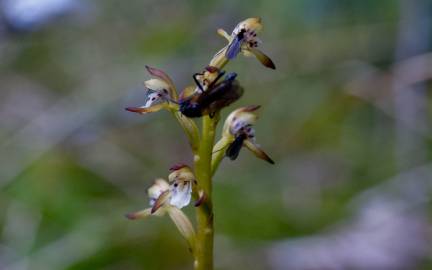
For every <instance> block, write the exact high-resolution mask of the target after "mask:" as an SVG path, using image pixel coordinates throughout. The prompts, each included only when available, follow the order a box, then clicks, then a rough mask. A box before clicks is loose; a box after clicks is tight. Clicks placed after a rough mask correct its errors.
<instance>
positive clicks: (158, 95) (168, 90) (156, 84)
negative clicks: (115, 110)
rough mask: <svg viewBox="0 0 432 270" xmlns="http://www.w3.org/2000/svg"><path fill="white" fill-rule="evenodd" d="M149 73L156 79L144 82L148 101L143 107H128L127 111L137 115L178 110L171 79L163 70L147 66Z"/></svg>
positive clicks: (175, 93)
mask: <svg viewBox="0 0 432 270" xmlns="http://www.w3.org/2000/svg"><path fill="white" fill-rule="evenodd" d="M146 69H147V71H148V72H149V73H150V74H151V75H153V76H155V77H156V78H153V79H150V80H147V81H145V82H144V85H145V87H146V88H147V99H146V102H145V104H144V105H143V106H140V107H128V108H126V110H127V111H130V112H136V113H141V114H144V113H150V112H157V111H159V110H161V109H168V110H172V111H176V110H178V106H177V104H176V103H175V102H176V101H177V99H178V97H177V91H176V88H175V86H174V84H173V82H172V80H171V79H170V77H169V76H168V75H167V74H166V73H165V72H163V71H162V70H159V69H156V68H152V67H149V66H146Z"/></svg>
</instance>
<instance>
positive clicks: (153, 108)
mask: <svg viewBox="0 0 432 270" xmlns="http://www.w3.org/2000/svg"><path fill="white" fill-rule="evenodd" d="M146 69H147V71H148V72H149V73H150V75H152V76H154V77H156V78H153V79H150V80H147V81H145V82H144V85H145V87H146V88H147V99H146V102H145V104H144V105H142V106H140V107H127V108H126V110H127V111H130V112H135V113H139V114H146V113H151V112H157V111H160V110H161V109H166V110H168V111H170V112H171V113H172V114H173V116H174V117H175V118H176V119H177V121H178V122H179V124H180V125H181V127H182V128H183V130H184V131H185V133H186V135H187V136H188V139H189V143H190V145H191V146H192V149H193V150H194V151H195V150H196V149H197V148H198V138H199V135H198V128H197V126H196V125H195V123H194V122H193V121H192V120H191V119H189V118H187V117H182V114H181V113H180V112H179V105H178V95H177V90H176V88H175V86H174V83H173V82H172V80H171V78H170V77H169V76H168V75H167V74H166V73H165V72H163V71H162V70H160V69H156V68H152V67H149V66H146Z"/></svg>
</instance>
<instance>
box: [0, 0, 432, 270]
mask: <svg viewBox="0 0 432 270" xmlns="http://www.w3.org/2000/svg"><path fill="white" fill-rule="evenodd" d="M0 7H1V12H0V14H1V15H0V16H1V25H0V89H1V91H0V269H8V270H26V269H29V270H30V269H36V270H38V269H41V270H42V269H43V270H46V269H68V270H78V269H79V270H86V269H92V270H93V269H131V270H134V269H191V264H192V259H191V257H190V255H189V254H188V251H187V248H186V243H185V241H183V239H182V238H181V236H180V235H179V234H178V233H177V231H176V228H175V226H174V225H173V224H172V223H171V221H170V220H169V218H168V217H164V218H152V219H149V220H146V221H129V220H127V219H125V218H124V214H125V213H127V212H130V211H135V210H139V209H142V208H144V207H147V204H148V198H147V196H146V189H147V188H148V187H149V186H150V185H151V184H152V182H153V180H154V179H155V178H156V177H166V176H167V174H168V168H169V167H170V165H172V164H174V163H176V162H179V161H183V162H188V163H191V154H190V150H189V149H188V147H187V141H186V138H185V136H184V135H183V133H182V131H181V129H180V127H179V126H178V124H177V123H176V122H175V121H174V119H173V118H172V117H171V115H169V114H168V113H166V112H160V113H157V114H152V115H146V116H140V115H136V114H133V113H129V112H126V111H125V110H124V107H127V106H136V105H140V104H143V102H144V100H145V90H144V86H143V84H142V82H143V81H145V80H146V79H148V78H149V76H148V75H147V74H146V72H145V68H144V66H145V65H146V64H147V65H150V66H154V67H158V68H161V69H163V70H165V71H166V72H167V73H168V74H169V75H170V76H172V78H173V80H174V81H175V83H176V84H177V87H178V88H179V89H182V88H183V87H185V86H187V85H190V84H191V83H192V79H191V75H192V74H193V73H194V72H197V71H200V70H201V69H202V68H203V67H204V66H205V65H206V64H207V63H208V62H209V60H210V58H211V57H212V56H213V54H214V53H215V52H216V51H218V50H219V49H220V48H221V47H222V46H224V45H225V41H224V40H223V39H222V38H220V37H219V36H218V35H217V34H216V29H217V28H220V27H222V28H224V29H226V30H227V31H228V32H230V31H231V30H232V29H233V27H234V26H235V25H236V24H237V22H239V21H241V20H243V19H245V18H248V17H251V16H261V17H262V19H263V23H264V31H263V32H262V33H261V35H260V38H261V39H262V40H263V44H262V50H263V51H265V52H266V53H267V54H268V55H269V56H271V57H272V58H273V60H274V62H275V63H276V66H277V70H276V71H272V70H270V69H266V68H265V67H263V66H261V65H260V64H259V62H257V61H256V59H254V58H244V57H239V58H238V59H236V61H234V62H232V63H230V64H229V66H228V67H227V70H229V71H235V72H237V73H238V74H239V79H240V81H241V83H242V84H243V85H244V87H245V89H246V93H245V95H244V97H243V98H242V100H240V101H238V102H237V103H236V104H234V105H232V106H231V108H229V109H227V110H225V111H224V115H226V114H228V112H229V111H230V110H231V109H232V108H236V107H239V106H241V105H249V104H260V105H262V109H261V110H260V120H259V122H258V123H257V125H256V133H257V139H258V142H259V143H260V144H261V145H262V146H263V148H264V149H265V150H266V151H267V152H268V153H270V155H271V156H272V157H273V158H274V160H275V161H276V165H274V166H271V165H269V164H267V163H265V162H263V161H261V160H258V159H256V158H255V157H254V156H253V155H252V154H251V153H250V152H248V151H246V150H244V151H242V153H241V154H240V157H239V159H238V160H236V161H235V162H231V161H229V160H224V161H223V163H222V165H221V167H220V170H219V171H218V172H217V174H216V177H215V182H214V196H215V198H214V200H215V202H214V204H215V222H216V224H215V226H216V239H215V240H216V241H215V265H216V269H221V270H222V269H299V270H303V269H304V270H315V269H316V270H319V269H331V270H332V269H335V270H339V269H369V270H370V269H372V270H375V269H376V270H381V269H384V270H385V269H388V270H393V269H401V270H405V269H431V268H432V261H431V250H432V248H431V232H432V226H431V224H432V222H431V206H432V205H431V191H432V151H431V150H432V148H431V147H432V140H431V138H432V124H431V117H432V104H431V78H432V53H431V49H432V27H431V26H432V2H431V1H428V0H412V1H410V0H400V1H396V0H393V1H392V0H382V1H374V0H366V1H355V0H349V1H337V0H306V1H304V0H290V1H285V0H272V1H258V0H250V1H232V0H230V1H228V0H220V1H176V0H174V1H167V0H162V1H156V0H155V1H138V0H129V1H113V0H105V1H102V0H97V1H78V0H76V1H74V0H2V1H0ZM186 211H187V213H188V214H193V207H189V209H187V210H186ZM191 216H192V215H191Z"/></svg>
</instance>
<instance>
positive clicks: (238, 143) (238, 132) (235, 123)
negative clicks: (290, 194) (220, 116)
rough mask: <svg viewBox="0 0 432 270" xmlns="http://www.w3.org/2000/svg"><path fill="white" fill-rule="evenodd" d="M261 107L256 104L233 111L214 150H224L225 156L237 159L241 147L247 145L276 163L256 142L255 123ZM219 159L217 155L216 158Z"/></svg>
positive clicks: (262, 157)
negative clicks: (257, 111) (257, 112)
mask: <svg viewBox="0 0 432 270" xmlns="http://www.w3.org/2000/svg"><path fill="white" fill-rule="evenodd" d="M259 108H260V106H256V105H251V106H246V107H242V108H239V109H237V110H235V111H233V112H232V113H231V114H230V115H229V116H228V117H227V119H226V120H225V124H224V127H223V134H222V139H221V140H220V141H219V142H218V143H217V144H216V145H215V147H214V149H215V150H214V151H213V152H215V153H216V155H217V152H220V151H222V150H224V151H225V156H228V157H229V158H230V159H231V160H235V159H236V158H237V156H238V155H239V153H240V150H241V148H242V147H243V146H245V147H246V148H248V149H249V150H250V151H252V153H254V154H255V156H257V157H258V158H260V159H263V160H265V161H267V162H269V163H271V164H274V161H273V160H272V159H271V158H270V157H269V156H268V155H267V154H266V153H265V152H264V151H263V150H262V149H261V148H260V146H259V145H258V144H257V143H256V138H255V129H254V128H253V125H254V124H255V122H256V120H257V119H258V116H257V115H256V113H255V111H256V110H258V109H259ZM217 159H218V158H217V156H216V157H215V160H217ZM216 166H217V165H216Z"/></svg>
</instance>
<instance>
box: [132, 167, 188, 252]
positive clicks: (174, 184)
mask: <svg viewBox="0 0 432 270" xmlns="http://www.w3.org/2000/svg"><path fill="white" fill-rule="evenodd" d="M170 170H171V171H172V172H171V173H170V175H169V176H168V179H169V182H167V181H166V180H164V179H162V178H158V179H156V180H155V182H154V184H153V185H152V186H151V187H150V188H149V189H148V190H147V193H148V196H149V199H150V201H149V204H150V206H151V207H150V208H146V209H144V210H141V211H137V212H133V213H129V214H126V217H127V218H128V219H131V220H136V219H143V218H146V217H149V216H152V215H155V216H163V215H165V214H168V215H169V216H170V218H171V219H172V221H173V222H174V224H175V225H176V226H177V229H178V230H179V231H180V233H181V234H182V235H183V236H184V237H185V238H186V240H187V241H188V242H189V245H190V246H191V248H193V245H194V239H195V230H194V228H193V226H192V223H191V222H190V220H189V218H188V217H187V216H186V215H185V214H184V213H183V211H181V210H180V209H181V208H183V207H185V206H187V205H189V203H190V200H191V196H192V185H193V184H194V183H195V182H196V181H195V176H194V174H193V173H192V170H191V169H190V168H189V167H188V166H186V165H175V166H173V167H172V168H171V169H170Z"/></svg>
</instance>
